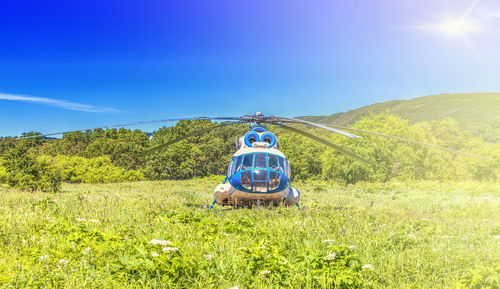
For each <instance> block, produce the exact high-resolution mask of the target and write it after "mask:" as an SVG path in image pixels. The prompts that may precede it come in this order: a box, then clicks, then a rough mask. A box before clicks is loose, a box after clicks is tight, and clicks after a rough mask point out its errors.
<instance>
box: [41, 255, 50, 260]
mask: <svg viewBox="0 0 500 289" xmlns="http://www.w3.org/2000/svg"><path fill="white" fill-rule="evenodd" d="M47 259H49V255H47V254H45V255H42V256H40V260H42V261H47Z"/></svg>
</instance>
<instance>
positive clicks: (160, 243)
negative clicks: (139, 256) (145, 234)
mask: <svg viewBox="0 0 500 289" xmlns="http://www.w3.org/2000/svg"><path fill="white" fill-rule="evenodd" d="M149 243H151V244H153V245H162V246H167V245H168V244H170V241H167V240H158V239H153V240H151V241H150V242H149Z"/></svg>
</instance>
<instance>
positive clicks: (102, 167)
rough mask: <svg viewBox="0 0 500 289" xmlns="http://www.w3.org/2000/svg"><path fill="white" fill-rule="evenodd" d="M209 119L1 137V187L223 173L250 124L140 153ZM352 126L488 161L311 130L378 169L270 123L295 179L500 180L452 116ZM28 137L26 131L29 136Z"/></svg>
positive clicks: (496, 157) (494, 146)
mask: <svg viewBox="0 0 500 289" xmlns="http://www.w3.org/2000/svg"><path fill="white" fill-rule="evenodd" d="M213 125H214V123H213V122H212V121H209V120H197V121H180V122H178V123H177V124H176V125H175V126H172V127H163V128H161V129H159V130H157V131H155V132H154V133H153V135H152V138H151V139H150V138H149V137H148V134H147V133H145V132H142V131H140V130H130V129H125V128H121V129H109V130H102V129H97V130H94V131H86V132H71V133H66V134H64V135H63V137H62V138H61V139H44V138H30V139H23V140H15V139H14V138H11V137H5V138H2V139H0V183H5V184H8V185H10V186H12V187H17V188H21V189H25V190H42V191H57V190H58V189H59V188H60V184H61V182H71V183H79V182H84V183H108V182H122V181H137V180H166V179H189V178H197V177H206V176H211V175H217V174H225V173H226V169H227V165H228V163H229V160H230V158H231V156H232V154H233V153H234V151H235V137H237V136H240V135H243V134H245V133H246V132H247V131H248V125H244V124H240V125H233V126H227V127H222V128H219V129H217V130H213V131H211V132H209V133H206V134H203V135H199V136H195V137H191V138H189V139H187V140H183V141H180V142H178V143H176V144H173V145H171V146H169V147H167V148H166V149H164V150H161V151H158V152H155V153H152V154H144V152H145V151H146V150H148V149H149V148H151V147H154V146H157V145H160V144H163V143H165V142H167V141H169V140H172V139H175V138H177V137H180V136H183V135H186V134H188V133H190V132H192V131H195V130H198V129H200V128H206V127H209V126H213ZM352 127H353V128H358V129H364V130H370V131H375V132H380V133H385V134H390V135H395V136H399V137H405V138H409V139H413V140H417V141H422V142H427V143H432V144H436V145H440V146H445V147H449V148H452V149H456V150H461V151H465V152H469V153H474V154H478V155H482V156H486V157H490V158H493V160H492V161H489V160H485V159H480V158H474V157H470V156H465V155H460V154H456V153H452V152H449V151H443V150H439V149H436V148H430V147H426V146H421V145H418V144H413V143H406V142H402V141H399V140H395V139H387V138H382V137H379V136H373V135H362V136H363V138H361V139H349V138H346V137H344V136H340V135H334V134H331V133H329V132H325V131H323V130H321V129H311V128H305V129H308V130H309V131H310V132H312V133H314V134H316V135H317V136H320V137H322V138H325V139H328V140H330V141H332V142H334V143H336V144H338V145H340V146H342V147H344V148H346V149H349V150H351V151H353V152H355V153H357V154H358V155H361V156H363V157H364V158H366V159H368V160H370V161H372V162H373V163H374V164H375V165H368V164H365V163H362V162H360V161H358V160H356V159H353V158H351V157H350V156H347V155H344V154H342V153H340V152H338V151H335V150H334V149H330V148H327V147H325V146H324V145H322V144H320V143H317V142H315V141H313V140H310V139H308V138H306V137H303V136H301V135H297V134H293V133H290V132H288V131H284V130H282V129H280V128H279V127H275V126H270V127H268V129H270V130H271V131H273V132H275V133H276V135H277V137H278V140H279V146H280V149H281V150H282V151H283V152H284V153H285V155H286V156H287V157H288V159H289V161H290V164H291V167H292V179H294V180H306V179H324V180H329V181H334V182H339V183H356V182H360V181H368V182H385V181H390V180H480V181H483V180H484V181H499V180H500V144H499V143H489V142H485V141H483V140H482V139H481V138H479V137H476V136H474V135H472V134H471V133H469V132H468V131H465V130H462V129H460V128H459V126H458V125H457V123H456V122H454V121H453V120H452V119H444V120H441V121H430V122H420V123H416V124H413V125H410V124H409V123H408V121H407V120H404V119H402V118H400V117H398V116H394V115H391V114H389V113H388V112H385V113H379V114H370V115H368V116H366V117H364V118H362V119H360V120H358V121H357V122H356V123H355V124H354V125H352ZM32 134H35V133H33V132H31V133H28V134H25V135H32Z"/></svg>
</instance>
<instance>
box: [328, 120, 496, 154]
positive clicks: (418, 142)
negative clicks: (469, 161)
mask: <svg viewBox="0 0 500 289" xmlns="http://www.w3.org/2000/svg"><path fill="white" fill-rule="evenodd" d="M328 126H333V127H336V128H341V129H345V130H352V131H357V132H361V133H367V134H373V135H378V136H383V137H388V138H393V139H397V140H402V141H406V142H411V143H416V144H420V145H424V146H429V147H433V148H438V149H442V150H447V151H450V152H454V153H458V154H464V155H468V156H471V157H476V158H482V159H485V160H490V161H492V160H493V159H492V158H488V157H483V156H480V155H475V154H471V153H466V152H463V151H459V150H454V149H450V148H447V147H442V146H438V145H434V144H430V143H425V142H420V141H416V140H411V139H407V138H402V137H398V136H393V135H388V134H383V133H379V132H372V131H367V130H362V129H356V128H350V127H343V126H338V125H328Z"/></svg>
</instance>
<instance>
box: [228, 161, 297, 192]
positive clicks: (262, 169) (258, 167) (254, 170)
mask: <svg viewBox="0 0 500 289" xmlns="http://www.w3.org/2000/svg"><path fill="white" fill-rule="evenodd" d="M290 177H291V171H290V164H289V163H288V160H287V159H286V158H284V157H282V156H278V155H275V154H271V153H266V152H253V153H247V154H243V155H239V156H235V157H233V158H232V159H231V162H230V163H229V167H228V179H229V183H230V184H231V185H232V186H233V187H235V188H238V189H239V190H242V191H249V192H250V191H251V192H255V193H273V192H276V191H280V190H283V189H284V188H286V187H287V186H288V185H289V182H290Z"/></svg>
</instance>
